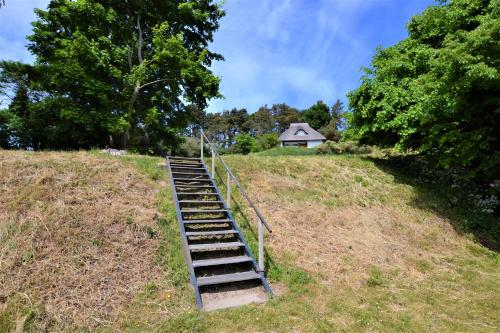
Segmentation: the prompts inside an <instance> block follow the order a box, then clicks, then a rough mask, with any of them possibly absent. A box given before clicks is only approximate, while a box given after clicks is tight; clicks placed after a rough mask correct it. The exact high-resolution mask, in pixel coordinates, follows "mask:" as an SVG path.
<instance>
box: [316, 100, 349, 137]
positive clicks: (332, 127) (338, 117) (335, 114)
mask: <svg viewBox="0 0 500 333" xmlns="http://www.w3.org/2000/svg"><path fill="white" fill-rule="evenodd" d="M343 126H344V103H342V102H341V101H340V100H339V99H337V101H336V102H335V104H333V105H332V107H331V112H330V121H329V122H328V124H326V125H325V126H323V127H322V128H320V129H319V132H320V133H321V134H323V135H324V136H325V137H326V139H327V140H331V141H339V140H340V137H341V132H340V130H341V128H343Z"/></svg>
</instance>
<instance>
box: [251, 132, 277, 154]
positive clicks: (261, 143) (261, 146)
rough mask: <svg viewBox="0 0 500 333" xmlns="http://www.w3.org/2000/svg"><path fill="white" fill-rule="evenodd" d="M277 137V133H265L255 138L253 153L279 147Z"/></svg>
mask: <svg viewBox="0 0 500 333" xmlns="http://www.w3.org/2000/svg"><path fill="white" fill-rule="evenodd" d="M278 137H279V135H278V134H277V133H267V134H261V135H257V136H256V137H255V146H254V151H262V150H267V149H271V148H274V147H276V146H278V145H279V143H280V142H279V140H278Z"/></svg>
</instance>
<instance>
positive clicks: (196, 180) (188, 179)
mask: <svg viewBox="0 0 500 333" xmlns="http://www.w3.org/2000/svg"><path fill="white" fill-rule="evenodd" d="M173 179H174V180H180V181H183V182H211V181H212V179H192V178H173ZM176 185H178V184H176Z"/></svg>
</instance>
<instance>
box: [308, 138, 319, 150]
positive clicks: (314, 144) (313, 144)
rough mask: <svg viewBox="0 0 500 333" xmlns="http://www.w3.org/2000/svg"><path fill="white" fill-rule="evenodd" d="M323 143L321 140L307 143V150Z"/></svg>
mask: <svg viewBox="0 0 500 333" xmlns="http://www.w3.org/2000/svg"><path fill="white" fill-rule="evenodd" d="M322 143H323V140H315V141H307V148H314V147H317V146H319V145H320V144H322Z"/></svg>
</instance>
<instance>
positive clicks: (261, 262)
mask: <svg viewBox="0 0 500 333" xmlns="http://www.w3.org/2000/svg"><path fill="white" fill-rule="evenodd" d="M200 132H201V135H200V140H201V142H200V150H201V156H200V157H201V159H203V146H204V143H205V141H206V143H207V144H208V145H209V147H210V150H211V152H212V177H215V175H214V174H213V173H214V170H215V169H214V168H215V164H214V163H215V157H216V156H217V157H218V158H219V160H220V161H221V163H222V165H223V166H224V168H225V169H226V172H227V176H228V180H227V188H228V200H227V201H228V202H227V203H228V205H230V201H231V198H230V193H231V184H230V181H231V179H232V180H233V181H234V184H235V185H236V188H238V189H239V190H240V193H241V194H242V195H243V197H244V198H245V199H246V200H247V202H248V205H249V206H250V207H252V209H253V210H254V212H255V214H256V215H257V217H258V219H259V221H260V223H259V225H258V227H259V237H258V238H259V267H260V269H261V271H264V235H263V232H262V226H264V227H266V229H267V231H269V233H272V230H271V227H270V226H269V224H268V223H267V221H266V219H265V218H264V216H262V214H261V212H260V211H259V209H258V208H257V207H256V206H255V204H254V202H253V201H252V199H250V196H249V195H248V192H247V191H246V189H245V188H244V187H243V185H241V183H240V181H239V180H238V178H236V176H235V175H234V173H233V171H232V170H231V168H229V166H228V165H227V164H226V161H224V158H222V156H221V155H220V154H219V153H218V152H217V146H215V144H214V143H213V142H212V141H210V139H209V138H208V137H207V136H206V135H205V133H204V132H203V130H201V131H200Z"/></svg>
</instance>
